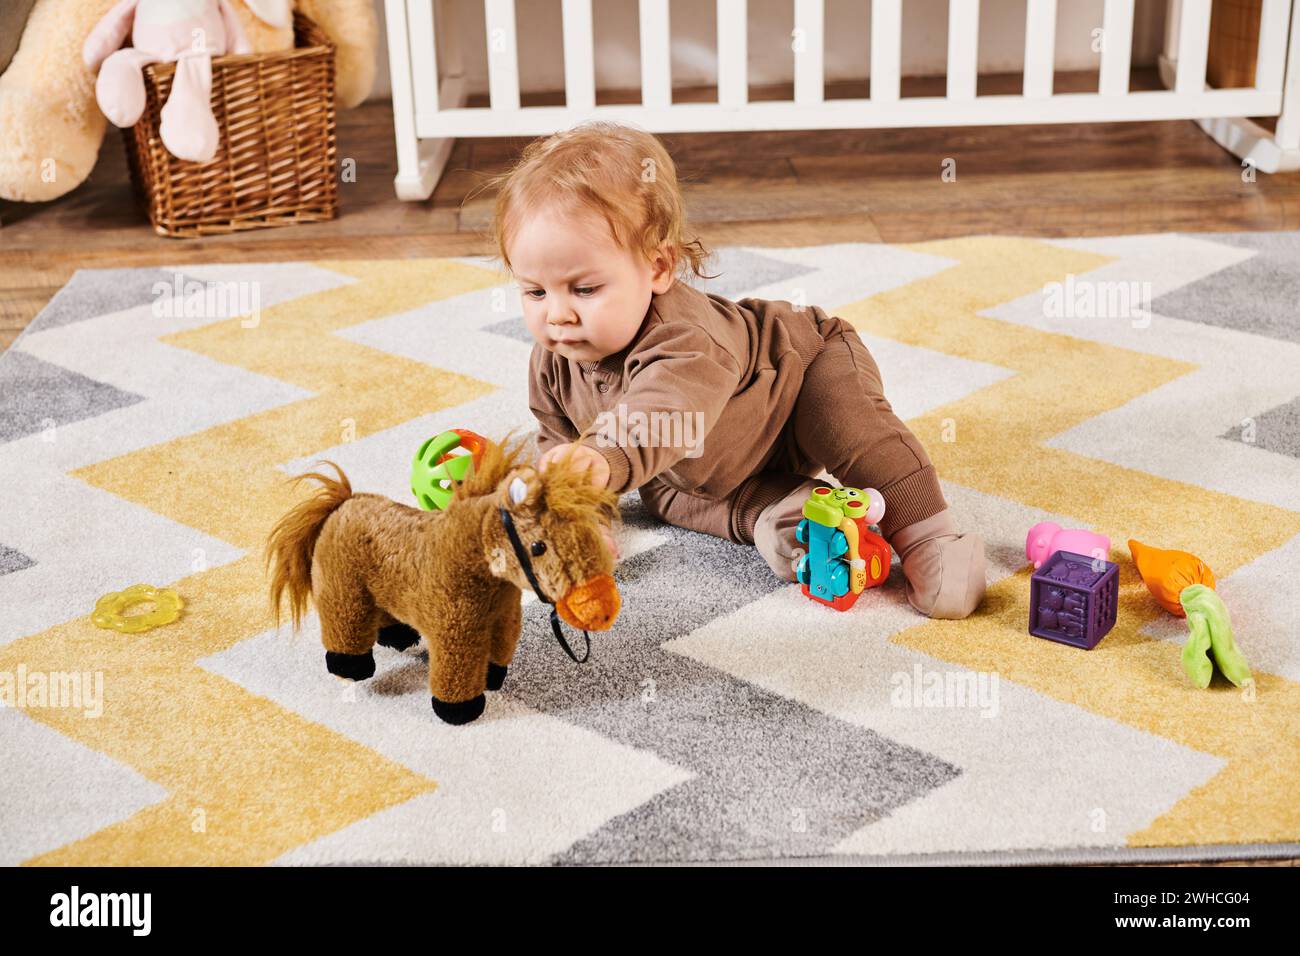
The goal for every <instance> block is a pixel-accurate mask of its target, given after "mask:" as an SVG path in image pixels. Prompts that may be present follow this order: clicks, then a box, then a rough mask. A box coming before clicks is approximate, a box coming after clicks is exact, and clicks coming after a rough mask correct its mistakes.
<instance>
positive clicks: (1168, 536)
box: [838, 237, 1300, 846]
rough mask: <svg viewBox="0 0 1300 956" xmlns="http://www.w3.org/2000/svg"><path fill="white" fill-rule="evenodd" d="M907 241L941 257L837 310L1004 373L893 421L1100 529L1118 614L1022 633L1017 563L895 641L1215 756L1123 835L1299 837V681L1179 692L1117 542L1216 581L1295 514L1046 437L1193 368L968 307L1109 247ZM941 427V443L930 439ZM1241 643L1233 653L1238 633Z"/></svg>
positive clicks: (1296, 519)
mask: <svg viewBox="0 0 1300 956" xmlns="http://www.w3.org/2000/svg"><path fill="white" fill-rule="evenodd" d="M908 248H911V249H914V250H916V251H918V252H924V253H928V254H932V255H939V256H945V257H948V258H951V259H954V260H956V262H955V265H953V266H952V267H951V268H949V269H946V270H944V271H943V272H940V273H938V274H935V275H933V276H930V277H928V278H925V279H922V280H919V281H917V282H913V283H910V284H908V285H907V286H905V287H903V288H900V289H895V290H891V291H890V292H886V293H883V294H881V295H877V296H874V297H872V298H870V299H867V300H864V301H862V302H859V303H856V304H854V305H852V306H849V307H846V308H844V309H842V310H840V311H839V313H838V314H839V315H840V316H842V317H843V318H844V319H845V320H846V321H849V322H852V323H853V324H854V325H855V326H856V327H857V328H858V329H859V330H861V331H864V332H868V333H870V334H873V335H879V336H884V337H888V338H891V339H895V340H897V341H900V342H905V343H907V344H910V345H917V346H922V347H925V348H930V349H934V350H936V351H941V352H945V353H948V354H953V355H959V356H961V357H963V358H968V359H972V360H975V361H981V362H989V363H992V364H996V365H1000V366H1003V367H1005V368H1009V369H1012V370H1014V371H1015V373H1016V374H1015V375H1013V376H1011V377H1009V378H1007V379H1004V380H1003V381H1001V382H998V383H996V384H994V385H992V386H989V387H987V388H984V389H982V390H980V391H979V392H976V393H974V394H972V395H970V396H968V397H966V398H964V399H962V400H960V401H957V402H953V403H951V404H949V405H947V406H944V407H942V408H937V409H934V410H932V411H930V412H928V413H927V414H925V415H922V416H919V417H918V418H916V419H914V420H912V421H909V422H908V426H909V427H910V428H912V429H913V430H914V431H915V433H916V435H917V437H918V438H920V440H921V441H922V442H923V443H924V444H925V446H926V448H927V450H928V451H929V453H930V456H931V459H932V460H933V462H934V464H935V467H936V468H937V469H938V472H939V474H940V475H941V476H943V477H944V479H946V480H949V481H952V482H954V483H957V484H960V485H966V486H969V487H971V488H976V489H978V490H980V491H984V492H987V493H989V494H993V495H998V496H1000V497H1003V498H1007V499H1010V500H1014V501H1020V502H1023V503H1024V504H1026V505H1029V506H1031V507H1034V508H1040V509H1043V510H1047V511H1052V512H1056V513H1060V514H1066V515H1070V516H1072V517H1073V518H1074V519H1075V520H1076V521H1077V522H1078V523H1079V524H1080V525H1083V526H1088V527H1092V528H1095V529H1097V530H1099V531H1102V532H1104V533H1106V534H1109V535H1110V537H1111V540H1112V541H1113V542H1116V547H1115V548H1114V549H1113V553H1112V557H1113V558H1114V559H1115V560H1116V561H1117V562H1118V563H1119V564H1120V569H1121V583H1122V589H1121V597H1120V614H1119V622H1118V623H1117V624H1116V626H1115V629H1114V630H1113V631H1112V632H1111V633H1110V634H1109V635H1108V636H1107V637H1106V639H1105V640H1104V641H1103V642H1102V643H1101V644H1100V645H1099V646H1098V647H1097V648H1096V649H1094V650H1093V651H1088V652H1085V651H1077V650H1074V649H1072V648H1066V647H1063V646H1060V645H1056V644H1053V643H1051V642H1048V641H1042V640H1039V639H1037V638H1033V637H1030V636H1029V634H1028V631H1027V627H1028V620H1029V577H1030V572H1029V571H1028V570H1025V571H1023V572H1021V573H1019V574H1016V575H1014V576H1012V577H1010V578H1007V579H1004V580H1003V581H1000V582H998V583H997V584H996V585H994V586H993V587H991V588H990V590H989V593H988V597H987V600H986V603H985V605H984V607H983V608H982V609H981V611H980V612H978V613H977V614H976V615H973V616H972V617H971V618H968V619H967V620H965V621H927V622H925V623H922V624H920V625H918V626H916V627H912V628H909V629H907V630H905V631H902V632H900V633H899V634H897V635H895V637H894V640H895V641H896V642H897V643H899V644H902V645H904V646H906V647H909V648H912V649H915V650H918V651H922V652H923V653H926V654H929V655H931V656H933V657H936V658H939V659H941V660H947V661H953V662H955V663H959V664H961V665H963V666H965V667H969V668H973V669H977V670H982V671H995V672H997V673H999V674H1000V675H1001V676H1002V677H1003V678H1006V679H1008V680H1012V681H1015V682H1016V683H1018V684H1022V685H1024V686H1026V687H1029V688H1031V689H1033V690H1035V691H1038V692H1040V693H1043V694H1047V695H1049V696H1051V697H1053V698H1055V699H1057V700H1062V701H1066V702H1068V703H1072V704H1076V705H1078V706H1080V707H1083V708H1085V709H1087V710H1089V711H1091V712H1093V713H1097V714H1102V715H1104V716H1107V717H1110V718H1112V719H1114V720H1117V721H1121V722H1123V723H1125V724H1127V725H1130V726H1133V727H1136V728H1139V729H1141V730H1144V731H1147V732H1149V733H1152V734H1157V735H1159V736H1162V737H1166V738H1169V739H1171V740H1174V741H1177V742H1178V743H1180V744H1183V745H1184V746H1187V747H1191V748H1195V749H1197V750H1201V751H1204V752H1207V753H1211V754H1214V755H1216V756H1219V757H1222V758H1223V759H1224V760H1226V761H1227V765H1226V766H1225V767H1224V769H1223V770H1222V771H1221V772H1220V773H1219V774H1218V775H1216V777H1215V778H1214V779H1213V780H1212V781H1210V782H1209V783H1207V784H1206V785H1205V786H1203V787H1200V788H1197V789H1196V790H1193V791H1192V792H1190V793H1188V794H1187V795H1185V796H1184V797H1183V799H1182V800H1180V801H1179V803H1178V804H1177V805H1175V806H1174V807H1173V808H1171V809H1170V810H1169V811H1168V812H1167V813H1165V814H1163V815H1162V816H1161V817H1159V818H1158V819H1157V820H1155V821H1153V822H1152V824H1151V825H1150V826H1149V827H1148V828H1147V829H1145V830H1142V831H1140V832H1137V833H1132V834H1130V835H1129V838H1128V839H1129V842H1130V844H1132V845H1134V846H1159V845H1182V844H1188V843H1242V842H1255V841H1259V842H1268V841H1283V840H1294V839H1295V838H1296V835H1297V833H1300V802H1297V801H1296V800H1295V794H1296V793H1297V792H1300V685H1297V684H1296V683H1295V682H1293V681H1288V680H1286V679H1284V678H1281V677H1278V676H1275V675H1269V674H1260V673H1257V674H1256V678H1257V680H1258V689H1257V690H1258V699H1257V700H1256V701H1255V702H1254V703H1249V702H1247V701H1246V700H1244V699H1243V697H1242V695H1241V693H1240V692H1239V691H1237V690H1236V689H1235V688H1232V687H1230V686H1228V685H1223V686H1220V685H1218V684H1216V685H1214V686H1213V687H1212V688H1211V689H1210V690H1208V691H1202V690H1197V689H1196V688H1193V687H1192V686H1191V685H1190V684H1189V683H1188V682H1187V680H1186V678H1185V677H1184V675H1183V671H1182V667H1181V665H1180V663H1179V653H1180V648H1179V646H1178V645H1177V644H1174V643H1171V642H1166V641H1157V640H1153V639H1150V638H1147V637H1144V636H1143V635H1141V634H1139V633H1138V630H1139V629H1140V628H1141V627H1142V626H1143V625H1145V624H1146V623H1147V622H1148V621H1150V620H1152V619H1153V618H1155V617H1158V616H1159V615H1161V614H1164V613H1165V612H1163V611H1161V610H1160V609H1159V607H1158V606H1157V605H1156V604H1155V603H1154V602H1153V601H1152V600H1151V599H1150V598H1149V596H1148V594H1147V592H1146V589H1145V587H1144V586H1143V585H1142V584H1141V582H1140V580H1139V579H1138V577H1137V574H1136V571H1135V570H1134V569H1133V565H1132V561H1131V558H1130V556H1129V555H1128V553H1127V549H1126V548H1125V547H1124V546H1123V544H1122V543H1123V542H1125V541H1127V539H1128V538H1129V537H1134V538H1138V539H1140V540H1142V541H1149V542H1151V543H1153V544H1156V545H1158V546H1160V547H1166V548H1183V549H1186V550H1189V551H1192V552H1194V553H1197V554H1199V555H1201V556H1202V557H1206V558H1207V559H1208V560H1210V562H1211V564H1212V565H1213V567H1214V569H1215V572H1216V574H1217V575H1218V576H1219V577H1221V578H1223V577H1227V576H1228V575H1229V574H1231V573H1232V572H1233V571H1235V570H1236V569H1237V568H1239V567H1241V566H1242V565H1243V564H1246V563H1247V562H1249V561H1252V560H1254V559H1255V558H1257V557H1258V556H1259V555H1261V554H1264V553H1265V552H1268V551H1271V550H1273V549H1275V548H1277V547H1279V546H1281V545H1282V544H1284V543H1285V542H1286V541H1287V540H1289V539H1290V538H1292V537H1294V536H1295V535H1296V534H1297V533H1300V514H1296V513H1295V512H1292V511H1288V510H1286V509H1283V508H1278V507H1274V506H1271V505H1267V504H1260V503H1258V502H1253V501H1246V500H1244V499H1240V498H1235V497H1233V496H1231V495H1227V494H1223V493H1220V492H1215V491H1210V490H1208V489H1204V488H1198V487H1195V486H1192V485H1188V484H1184V483H1182V482H1178V481H1172V480H1169V479H1166V478H1161V477H1158V476H1155V475H1150V474H1145V473H1142V472H1138V471H1134V470H1131V469H1127V468H1123V467H1120V466H1117V465H1112V464H1109V463H1107V462H1103V461H1096V460H1093V459H1089V458H1085V457H1083V456H1081V455H1076V454H1073V453H1071V452H1067V451H1061V450H1058V449H1053V448H1048V447H1046V445H1045V442H1046V441H1047V440H1049V439H1050V438H1052V437H1053V436H1055V435H1057V434H1059V433H1061V432H1062V431H1064V430H1066V429H1068V428H1071V427H1073V426H1074V425H1076V424H1077V423H1079V422H1082V421H1084V420H1086V419H1089V418H1092V417H1094V416H1096V415H1098V414H1101V413H1102V412H1105V411H1107V410H1109V409H1113V408H1116V407H1118V406H1120V405H1123V404H1124V403H1126V402H1129V401H1131V400H1132V399H1134V398H1136V397H1138V396H1140V395H1142V394H1145V393H1146V392H1149V391H1150V390H1152V389H1153V388H1156V387H1158V386H1160V385H1163V384H1164V383H1166V382H1168V381H1171V380H1173V379H1175V378H1178V377H1179V376H1182V375H1185V374H1187V373H1188V372H1190V371H1192V370H1193V369H1194V366H1191V365H1188V364H1187V363H1184V362H1179V361H1174V360H1171V359H1166V358H1162V357H1160V356H1156V355H1148V354H1142V353H1137V352H1132V351H1129V350H1126V349H1121V348H1116V347H1113V346H1109V345H1104V344H1099V343H1096V342H1090V341H1085V340H1081V339H1076V338H1072V337H1070V336H1066V335H1061V334H1055V333H1049V332H1042V331H1037V330H1034V329H1030V328H1026V327H1023V326H1019V325H1015V324H1012V323H1007V322H999V321H997V320H994V319H989V318H984V317H982V316H980V315H979V314H978V313H979V311H980V310H984V309H988V308H991V307H993V306H996V305H998V304H1001V303H1003V302H1007V301H1010V300H1012V299H1015V298H1018V297H1020V296H1024V295H1028V294H1030V293H1034V292H1037V291H1040V290H1041V289H1042V287H1043V286H1044V284H1046V283H1047V282H1052V281H1060V280H1063V279H1064V277H1065V275H1066V274H1067V273H1075V274H1080V273H1084V272H1087V271H1088V270H1090V269H1093V268H1096V267H1098V266H1100V265H1102V264H1104V263H1105V262H1107V261H1109V260H1108V259H1106V258H1105V257H1102V256H1098V255H1093V254H1090V253H1086V252H1079V251H1074V250H1068V249H1061V248H1058V247H1055V246H1051V245H1048V244H1045V243H1042V242H1037V241H1034V240H1028V239H1008V238H987V237H981V238H972V239H962V240H953V241H942V242H933V243H924V244H920V245H915V246H910V247H908ZM1010 264H1014V267H1012V266H1011V265H1010ZM1098 321H1103V320H1098ZM954 426H955V436H956V440H955V441H948V442H945V441H944V435H945V432H948V433H952V430H953V428H954ZM1156 440H1158V437H1157V439H1156ZM1026 531H1028V528H1024V529H1008V532H1007V535H1008V537H1009V538H1011V539H1012V540H1016V535H1017V534H1023V533H1024V532H1026ZM1242 638H1243V645H1244V646H1245V648H1246V649H1247V655H1249V646H1250V645H1249V636H1248V635H1242ZM1044 770H1045V772H1050V768H1044Z"/></svg>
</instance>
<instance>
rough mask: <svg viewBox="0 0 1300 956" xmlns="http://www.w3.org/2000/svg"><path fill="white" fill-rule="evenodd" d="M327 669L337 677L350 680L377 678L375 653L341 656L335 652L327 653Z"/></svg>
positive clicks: (367, 652)
mask: <svg viewBox="0 0 1300 956" xmlns="http://www.w3.org/2000/svg"><path fill="white" fill-rule="evenodd" d="M325 667H326V668H327V669H328V670H329V672H330V673H331V674H333V675H334V676H335V677H346V678H347V679H348V680H365V679H366V678H367V677H374V676H375V654H374V651H366V652H365V653H364V654H339V653H337V652H335V651H326V652H325Z"/></svg>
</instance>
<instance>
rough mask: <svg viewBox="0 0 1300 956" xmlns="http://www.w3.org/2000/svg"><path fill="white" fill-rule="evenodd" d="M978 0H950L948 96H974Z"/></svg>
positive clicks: (962, 97)
mask: <svg viewBox="0 0 1300 956" xmlns="http://www.w3.org/2000/svg"><path fill="white" fill-rule="evenodd" d="M979 33H980V5H979V0H948V98H949V99H954V100H970V99H974V98H975V76H976V68H977V66H978V58H979Z"/></svg>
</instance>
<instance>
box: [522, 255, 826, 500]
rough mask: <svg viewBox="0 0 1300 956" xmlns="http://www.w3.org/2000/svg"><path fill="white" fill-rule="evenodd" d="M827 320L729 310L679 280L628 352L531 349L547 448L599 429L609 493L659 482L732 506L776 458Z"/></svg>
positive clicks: (783, 310)
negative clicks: (727, 500) (577, 357)
mask: <svg viewBox="0 0 1300 956" xmlns="http://www.w3.org/2000/svg"><path fill="white" fill-rule="evenodd" d="M827 321H829V317H828V316H827V315H826V313H825V312H824V311H822V310H821V309H820V308H818V307H816V306H806V307H804V308H802V309H799V308H796V307H795V306H793V305H792V304H791V303H789V302H786V301H767V300H763V299H741V300H740V301H739V302H732V301H730V300H729V299H725V298H723V297H722V296H718V295H713V294H712V293H705V292H702V291H700V290H699V289H696V288H694V287H693V286H690V285H687V284H686V283H685V282H683V281H682V280H680V279H678V280H676V281H674V282H673V284H672V286H671V287H670V288H669V289H668V291H667V292H665V293H664V294H662V295H654V296H652V297H651V300H650V307H649V308H648V309H647V310H646V315H645V319H644V320H643V321H642V323H641V327H640V328H639V329H638V330H637V333H636V335H635V336H634V337H633V339H632V341H631V342H630V343H629V344H628V346H627V347H626V348H625V349H623V350H622V351H621V352H618V353H616V354H614V355H609V356H606V357H605V358H603V359H601V360H600V361H599V362H576V361H573V360H572V359H568V358H564V357H563V356H560V355H556V354H555V353H554V352H550V351H548V350H546V349H545V348H543V347H542V346H541V345H538V344H536V343H534V345H533V352H532V356H531V358H530V360H529V382H528V400H529V405H530V407H531V408H532V411H533V414H534V416H536V418H537V421H538V424H539V430H538V435H537V445H538V450H539V451H540V452H545V451H547V450H548V449H550V448H552V447H554V446H555V445H556V444H559V443H564V442H569V441H574V440H576V439H577V438H578V437H579V435H580V434H581V433H582V432H584V431H586V429H588V428H589V427H591V426H592V425H593V424H594V425H596V431H597V432H598V434H597V435H589V436H588V437H587V438H586V439H584V444H588V445H591V446H592V447H593V448H595V449H596V450H597V451H599V452H600V453H601V454H602V455H603V456H604V457H605V460H606V461H608V462H609V487H610V488H611V489H612V490H614V491H616V492H618V493H619V494H622V493H624V492H626V491H631V490H632V489H634V488H639V487H641V485H643V484H645V483H646V482H647V481H649V480H650V479H651V478H654V477H659V478H660V479H661V480H663V481H664V482H666V483H667V484H669V485H671V486H672V487H674V488H677V489H679V490H681V491H686V492H688V493H691V494H696V495H702V496H704V497H707V498H724V497H726V496H727V495H729V494H730V493H731V492H733V491H734V490H735V489H736V488H737V487H739V485H740V484H741V483H742V482H744V480H745V479H746V478H748V477H750V476H751V475H753V474H754V473H755V472H756V471H758V470H759V469H760V468H761V466H762V465H763V464H764V463H765V462H767V460H768V458H769V457H770V456H771V455H772V453H773V452H774V451H775V449H776V445H777V442H778V439H779V437H780V435H781V431H782V429H783V427H784V426H785V424H786V420H787V419H788V418H789V416H790V412H791V410H792V409H793V408H794V403H795V398H796V397H797V396H798V394H799V389H800V386H801V385H802V384H803V376H804V370H805V369H806V368H807V367H808V364H809V363H810V362H811V361H812V360H813V359H814V358H815V357H816V356H817V355H818V353H820V352H821V350H822V348H823V345H824V342H823V339H822V334H821V333H820V332H819V331H818V327H819V325H820V324H821V323H823V322H827ZM602 413H603V414H602ZM655 413H668V414H667V415H663V414H659V415H656V414H655ZM598 417H599V419H600V420H599V421H598ZM639 426H640V428H639V430H638V427H639ZM615 440H617V442H618V443H617V444H614V441H615Z"/></svg>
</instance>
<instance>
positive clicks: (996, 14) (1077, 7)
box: [374, 0, 1165, 98]
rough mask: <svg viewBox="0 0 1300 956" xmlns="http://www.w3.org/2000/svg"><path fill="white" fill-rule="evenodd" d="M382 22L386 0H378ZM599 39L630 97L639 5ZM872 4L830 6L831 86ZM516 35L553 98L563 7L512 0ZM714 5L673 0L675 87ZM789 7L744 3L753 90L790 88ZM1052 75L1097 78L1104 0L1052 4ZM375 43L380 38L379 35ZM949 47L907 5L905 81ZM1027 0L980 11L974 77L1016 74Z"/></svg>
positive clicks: (465, 48) (625, 8) (926, 70)
mask: <svg viewBox="0 0 1300 956" xmlns="http://www.w3.org/2000/svg"><path fill="white" fill-rule="evenodd" d="M375 2H376V6H377V7H378V8H379V14H380V18H381V23H382V18H383V8H384V2H383V0H375ZM443 2H445V3H455V4H457V10H458V11H459V13H460V21H461V23H460V25H461V30H460V34H461V37H460V43H461V55H462V57H463V58H464V61H465V67H466V72H467V75H468V76H469V77H470V80H471V82H470V88H471V91H475V92H485V91H486V90H487V81H486V72H485V64H486V61H487V48H486V47H487V45H486V40H485V39H484V34H483V3H482V0H443ZM593 6H594V31H595V36H596V85H597V87H599V88H602V89H610V88H635V87H636V86H638V85H639V83H640V55H639V51H638V39H637V4H636V2H635V0H593ZM870 9H871V5H870V2H869V0H827V3H826V76H827V79H830V80H838V79H852V78H860V77H862V76H863V75H864V74H865V72H866V69H867V64H868V51H869V50H870V48H871V47H870V43H871V31H870V27H869V22H870ZM516 10H517V14H516V16H517V21H516V22H517V27H518V30H519V33H520V35H521V36H523V37H527V38H528V39H527V42H524V43H521V44H520V45H519V74H520V84H521V86H522V88H523V89H524V90H558V89H562V88H563V86H564V56H563V53H562V48H561V34H560V0H516ZM1164 10H1165V3H1164V2H1163V0H1137V20H1136V23H1135V25H1134V30H1133V63H1134V65H1149V64H1152V63H1154V62H1155V58H1156V55H1157V53H1158V52H1159V50H1160V42H1161V37H1162V32H1161V31H1162V30H1163V24H1164ZM715 11H716V5H715V3H713V2H711V0H671V4H670V13H669V16H670V18H671V20H672V56H673V64H672V73H673V84H674V85H675V86H693V85H710V84H712V83H713V82H715V81H716V67H717V54H716V41H717V38H716V20H715V18H716V12H715ZM793 11H794V4H793V0H749V23H750V26H749V69H750V82H751V83H755V84H762V83H775V82H783V81H785V82H788V81H789V80H790V78H791V71H792V69H793V64H794V54H793V53H791V52H790V31H791V30H792V29H793V27H794V12H793ZM1058 11H1059V12H1058V14H1057V23H1056V35H1057V55H1056V63H1057V69H1060V70H1086V69H1091V70H1095V69H1096V68H1097V64H1098V56H1097V54H1095V53H1093V52H1092V49H1091V47H1092V31H1093V30H1094V29H1096V28H1098V27H1100V25H1101V11H1102V0H1065V2H1063V3H1060V4H1058ZM380 35H381V37H382V36H383V35H384V34H383V32H382V31H381V34H380ZM947 43H948V0H904V4H903V59H902V63H903V72H904V74H906V75H926V74H942V73H943V72H944V69H945V64H946V58H947ZM1024 43H1025V0H984V3H983V6H982V7H981V12H980V71H981V72H999V71H1006V72H1018V71H1019V70H1020V69H1021V66H1022V64H1023V62H1024ZM379 53H380V71H379V78H378V82H377V84H376V88H375V93H374V96H375V97H379V98H384V97H387V96H388V90H389V85H388V55H387V47H386V44H384V43H383V42H381V43H380V51H379Z"/></svg>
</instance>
